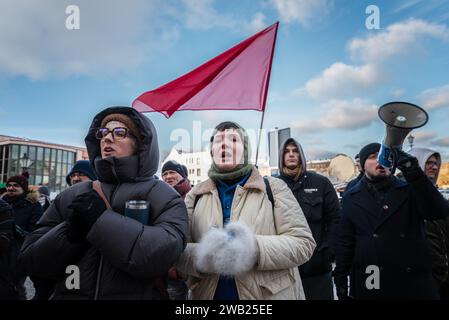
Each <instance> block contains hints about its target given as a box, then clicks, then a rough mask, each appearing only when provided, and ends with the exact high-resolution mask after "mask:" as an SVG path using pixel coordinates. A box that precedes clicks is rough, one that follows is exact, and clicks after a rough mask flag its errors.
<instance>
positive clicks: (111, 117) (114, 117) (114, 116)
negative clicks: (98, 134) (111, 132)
mask: <svg viewBox="0 0 449 320" xmlns="http://www.w3.org/2000/svg"><path fill="white" fill-rule="evenodd" d="M111 121H119V122H121V123H123V124H124V125H125V126H126V127H127V128H128V130H129V133H131V135H132V136H134V137H135V139H136V142H137V143H138V144H139V146H140V145H141V144H142V137H141V135H140V131H139V128H138V127H137V125H136V123H135V122H134V121H133V120H132V119H131V118H130V117H128V116H127V115H126V114H123V113H111V114H108V115H107V116H106V117H104V119H103V120H102V121H101V127H102V128H103V127H105V126H106V125H107V124H108V123H109V122H111Z"/></svg>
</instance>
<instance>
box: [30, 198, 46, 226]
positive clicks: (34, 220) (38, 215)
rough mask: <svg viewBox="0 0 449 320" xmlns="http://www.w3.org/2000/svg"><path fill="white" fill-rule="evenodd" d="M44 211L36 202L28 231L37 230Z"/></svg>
mask: <svg viewBox="0 0 449 320" xmlns="http://www.w3.org/2000/svg"><path fill="white" fill-rule="evenodd" d="M43 213H44V210H43V208H42V206H41V204H40V203H39V202H36V203H35V204H34V205H33V207H32V211H31V215H30V220H29V221H28V231H29V232H32V231H34V230H36V229H37V222H38V221H39V219H40V218H41V217H42V214H43Z"/></svg>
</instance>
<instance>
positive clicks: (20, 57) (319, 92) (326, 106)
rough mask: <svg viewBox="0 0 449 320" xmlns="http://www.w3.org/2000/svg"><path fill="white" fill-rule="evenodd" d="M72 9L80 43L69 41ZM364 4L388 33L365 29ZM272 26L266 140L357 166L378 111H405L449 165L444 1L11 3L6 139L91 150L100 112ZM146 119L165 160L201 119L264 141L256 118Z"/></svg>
mask: <svg viewBox="0 0 449 320" xmlns="http://www.w3.org/2000/svg"><path fill="white" fill-rule="evenodd" d="M68 5H77V6H78V7H79V9H80V29H79V30H67V29H66V28H65V20H66V18H67V16H68V15H67V14H66V13H65V9H66V7H67V6H68ZM368 5H376V6H377V7H378V8H379V10H380V29H379V30H376V29H372V30H368V29H367V28H366V25H365V20H366V19H367V17H368V14H366V13H365V9H366V7H367V6H368ZM277 20H279V21H280V26H279V33H278V38H277V45H276V51H275V57H274V62H273V69H272V76H271V83H270V91H269V97H268V105H267V111H266V114H265V122H264V128H265V129H271V128H273V127H275V126H277V127H280V128H283V127H291V128H292V134H293V136H294V137H295V138H297V139H298V140H299V141H300V142H301V143H302V144H303V146H304V149H305V152H306V155H307V157H308V158H309V159H318V158H325V157H329V156H331V155H332V154H335V153H347V154H349V155H351V156H353V155H355V154H356V153H357V152H358V150H359V149H360V147H361V146H363V145H364V144H365V143H368V142H372V141H380V140H381V139H382V137H383V135H384V125H383V124H382V123H381V121H380V120H379V118H378V117H377V108H378V107H379V106H380V105H382V104H384V103H386V102H390V101H394V100H404V101H409V102H412V103H415V104H418V105H421V106H423V107H424V108H425V109H426V110H427V111H428V112H429V116H430V120H429V123H428V124H427V125H426V126H425V127H423V128H421V129H418V130H415V131H414V132H413V134H414V135H415V136H416V139H415V144H417V145H421V146H430V147H433V148H436V149H438V150H440V151H442V153H443V154H444V155H445V160H446V161H449V129H448V123H449V72H448V70H449V3H448V1H439V0H426V1H419V0H415V1H343V0H334V1H332V0H310V1H306V0H263V1H255V0H228V1H224V0H223V1H221V0H178V1H174V0H145V1H144V0H134V1H80V0H79V1H75V0H70V1H65V0H61V1H57V2H55V1H51V0H40V1H31V0H28V1H25V0H19V1H17V0H15V1H10V0H6V1H2V2H0V134H5V135H12V136H19V137H26V138H31V139H39V140H45V141H50V142H56V143H65V144H72V145H79V146H83V144H84V142H83V139H84V136H85V134H86V132H87V129H88V127H89V125H90V122H91V120H92V117H93V116H94V115H95V114H96V113H97V112H99V111H100V110H102V109H103V108H104V107H107V106H111V105H130V104H131V102H132V101H133V100H134V99H135V98H136V97H137V96H138V95H140V94H141V93H143V92H145V91H148V90H151V89H155V88H157V87H159V86H161V85H163V84H164V83H166V82H168V81H171V80H173V79H175V78H177V77H178V76H181V75H182V74H184V73H186V72H188V71H190V70H191V69H193V68H195V67H196V66H198V65H200V64H202V63H203V62H205V61H207V60H209V59H210V58H212V57H214V56H216V55H218V54H219V53H221V52H223V51H225V50H226V49H228V48H230V47H231V46H233V45H235V44H237V43H238V42H240V41H242V40H244V39H245V38H247V37H249V36H250V35H252V34H254V33H255V32H257V31H259V30H261V29H263V28H264V27H266V26H268V25H271V24H272V23H274V22H275V21H277ZM147 116H148V117H149V118H150V119H151V120H152V121H153V122H154V123H155V126H156V128H157V129H158V133H159V144H160V148H161V150H168V149H170V148H171V146H173V145H175V144H176V143H177V141H176V139H175V140H174V141H171V140H170V137H171V136H172V138H176V133H177V132H179V131H177V130H179V129H184V130H187V131H189V132H192V131H193V125H194V124H193V121H194V120H196V121H200V123H201V128H202V129H203V130H204V129H208V128H212V127H213V126H215V125H216V124H217V123H219V122H220V121H223V120H229V119H230V120H235V121H238V122H239V123H240V124H242V125H243V126H244V127H246V128H250V129H253V130H256V129H257V128H258V127H259V121H260V116H261V114H260V113H259V112H256V111H240V112H237V111H220V112H214V111H202V112H194V111H183V112H179V113H175V114H174V115H173V116H172V117H171V118H170V119H166V118H165V117H164V116H163V115H160V114H156V113H151V114H147ZM196 125H198V122H197V123H196ZM206 136H207V134H206ZM172 140H173V139H172ZM203 142H204V143H206V140H204V141H203ZM253 149H254V150H255V146H253ZM265 150H266V146H265V140H262V145H261V151H262V153H264V152H265Z"/></svg>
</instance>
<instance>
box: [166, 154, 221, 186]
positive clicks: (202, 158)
mask: <svg viewBox="0 0 449 320" xmlns="http://www.w3.org/2000/svg"><path fill="white" fill-rule="evenodd" d="M169 160H172V161H176V162H178V163H180V164H183V165H185V166H186V167H187V171H188V174H189V180H190V183H191V184H192V185H196V184H198V183H200V182H202V181H204V180H207V179H208V178H209V177H208V175H207V172H208V171H209V168H210V166H211V164H212V158H211V156H210V153H209V151H200V152H185V151H182V150H177V149H175V148H172V149H171V151H170V153H169V154H168V156H167V157H166V158H165V159H164V161H162V163H161V166H160V168H162V166H163V165H164V164H165V163H166V162H167V161H169ZM159 175H161V173H159Z"/></svg>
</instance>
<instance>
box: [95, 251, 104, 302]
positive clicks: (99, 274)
mask: <svg viewBox="0 0 449 320" xmlns="http://www.w3.org/2000/svg"><path fill="white" fill-rule="evenodd" d="M102 273H103V255H100V264H99V265H98V272H97V283H96V285H95V295H94V300H98V295H99V294H100V281H101V274H102Z"/></svg>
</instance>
